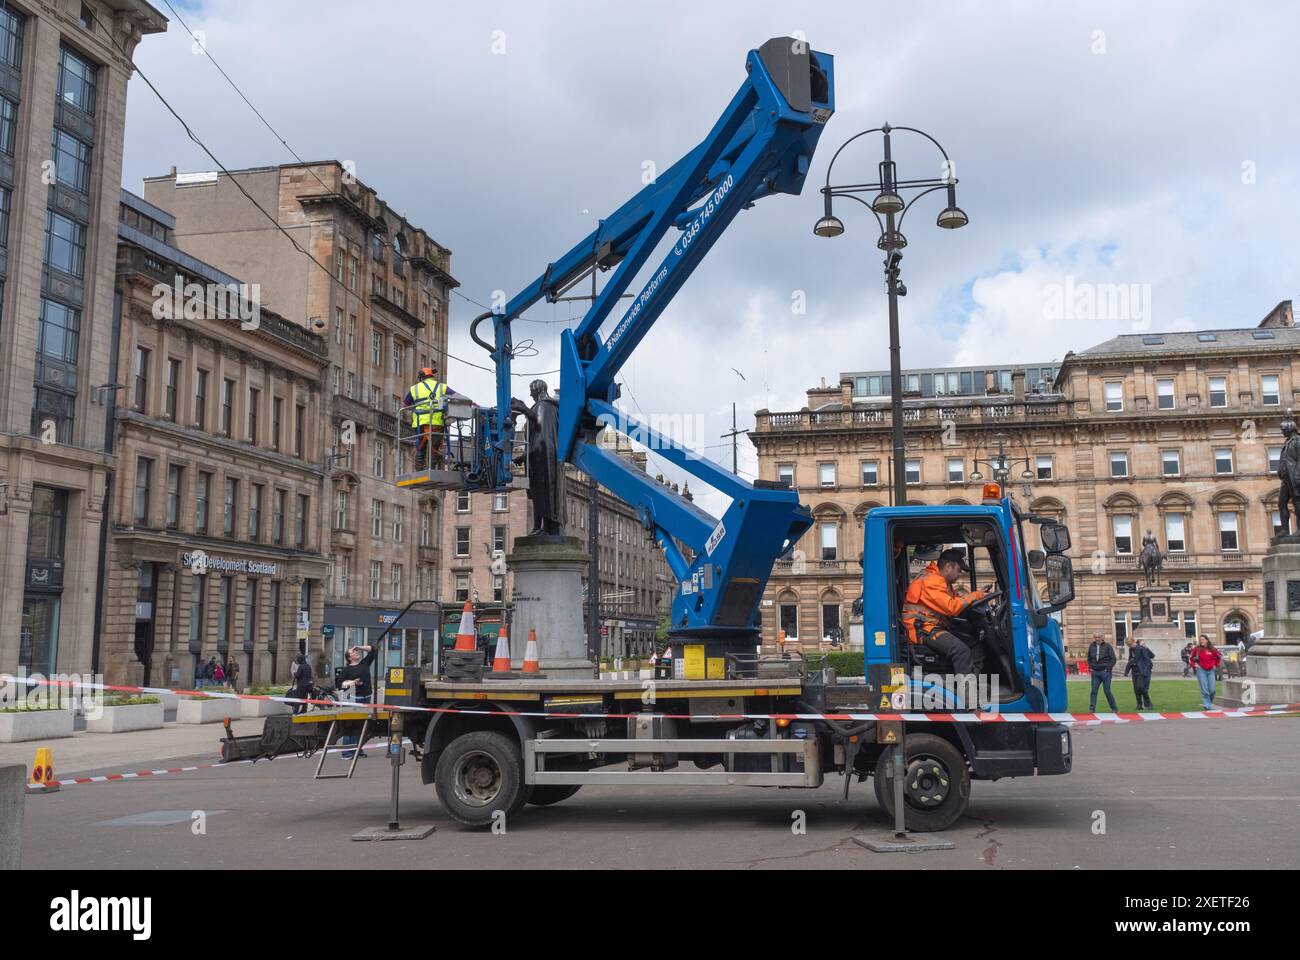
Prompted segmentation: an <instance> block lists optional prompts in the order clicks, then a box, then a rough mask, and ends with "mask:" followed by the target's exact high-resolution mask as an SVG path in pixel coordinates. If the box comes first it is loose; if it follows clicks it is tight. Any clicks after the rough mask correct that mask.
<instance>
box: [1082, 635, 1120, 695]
mask: <svg viewBox="0 0 1300 960" xmlns="http://www.w3.org/2000/svg"><path fill="white" fill-rule="evenodd" d="M1114 669H1115V648H1114V647H1112V646H1111V645H1110V644H1109V643H1107V642H1106V640H1105V638H1104V637H1102V635H1101V631H1097V632H1096V633H1094V634H1093V635H1092V643H1090V644H1089V645H1088V670H1089V671H1090V672H1091V673H1092V695H1091V696H1090V697H1089V698H1088V712H1089V713H1096V712H1097V688H1098V687H1101V688H1103V689H1104V690H1105V691H1106V699H1107V700H1108V701H1110V712H1111V713H1118V712H1119V707H1117V706H1116V705H1115V696H1114V694H1112V693H1111V692H1110V678H1111V673H1112V671H1114Z"/></svg>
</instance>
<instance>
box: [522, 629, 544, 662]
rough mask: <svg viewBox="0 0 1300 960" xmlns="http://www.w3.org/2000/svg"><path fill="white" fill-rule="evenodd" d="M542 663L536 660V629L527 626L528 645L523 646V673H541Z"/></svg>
mask: <svg viewBox="0 0 1300 960" xmlns="http://www.w3.org/2000/svg"><path fill="white" fill-rule="evenodd" d="M541 671H542V665H541V663H539V662H538V660H537V631H536V630H534V629H532V628H531V627H529V629H528V646H526V647H524V673H541Z"/></svg>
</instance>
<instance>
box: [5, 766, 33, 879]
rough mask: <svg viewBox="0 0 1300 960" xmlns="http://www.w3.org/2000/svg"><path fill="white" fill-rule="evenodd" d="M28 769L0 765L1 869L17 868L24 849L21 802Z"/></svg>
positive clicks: (24, 799) (24, 794)
mask: <svg viewBox="0 0 1300 960" xmlns="http://www.w3.org/2000/svg"><path fill="white" fill-rule="evenodd" d="M26 786H27V768H26V767H25V766H23V765H22V764H21V763H12V764H8V763H7V764H0V870H17V869H18V865H19V863H20V862H21V861H22V852H23V804H24V803H26V793H25V788H26Z"/></svg>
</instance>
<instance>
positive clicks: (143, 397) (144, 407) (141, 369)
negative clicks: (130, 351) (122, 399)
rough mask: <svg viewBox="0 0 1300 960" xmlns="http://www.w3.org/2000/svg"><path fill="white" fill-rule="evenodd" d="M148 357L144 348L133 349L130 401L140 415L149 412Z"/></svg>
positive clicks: (148, 354)
mask: <svg viewBox="0 0 1300 960" xmlns="http://www.w3.org/2000/svg"><path fill="white" fill-rule="evenodd" d="M149 356H150V352H149V351H148V350H146V349H145V348H144V347H136V348H135V384H134V388H135V389H134V390H133V391H132V392H133V393H134V396H133V397H132V398H131V401H132V405H133V406H134V407H135V408H136V409H137V410H139V411H140V412H141V413H148V412H149Z"/></svg>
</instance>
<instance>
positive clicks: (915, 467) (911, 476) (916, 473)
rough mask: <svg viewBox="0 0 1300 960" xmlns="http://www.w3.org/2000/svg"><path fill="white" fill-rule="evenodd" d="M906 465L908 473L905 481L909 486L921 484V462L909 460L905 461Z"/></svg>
mask: <svg viewBox="0 0 1300 960" xmlns="http://www.w3.org/2000/svg"><path fill="white" fill-rule="evenodd" d="M904 463H905V471H906V472H905V476H904V479H905V480H906V482H907V483H909V484H916V483H920V482H921V461H920V460H907V461H904Z"/></svg>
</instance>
